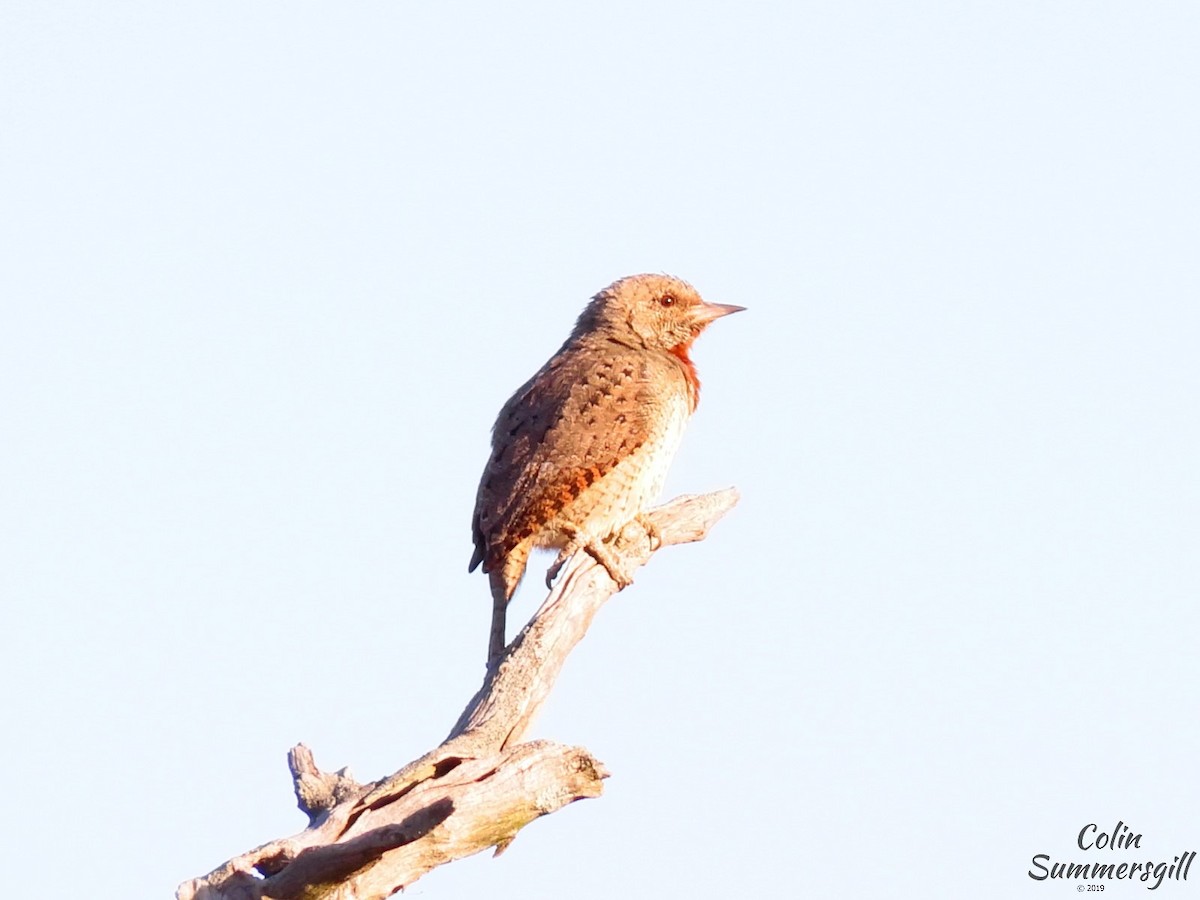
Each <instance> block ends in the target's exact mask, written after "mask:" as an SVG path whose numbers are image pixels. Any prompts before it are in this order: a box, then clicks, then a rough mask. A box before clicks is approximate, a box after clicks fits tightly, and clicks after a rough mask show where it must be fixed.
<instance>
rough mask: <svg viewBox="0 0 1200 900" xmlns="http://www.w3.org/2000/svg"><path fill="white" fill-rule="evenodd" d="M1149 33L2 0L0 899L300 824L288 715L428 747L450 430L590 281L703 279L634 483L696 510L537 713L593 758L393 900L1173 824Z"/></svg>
mask: <svg viewBox="0 0 1200 900" xmlns="http://www.w3.org/2000/svg"><path fill="white" fill-rule="evenodd" d="M1198 46H1200V7H1198V6H1197V5H1196V4H1194V3H1183V2H1180V3H1165V2H1164V3H1146V2H1114V3H1096V2H1086V3H1085V2H1074V3H1073V2H1037V3H1031V2H1024V3H1023V2H1004V3H991V4H978V3H976V4H964V3H950V2H941V3H933V2H926V3H903V4H900V3H894V4H893V3H866V2H828V3H808V2H798V3H790V4H784V3H774V4H770V3H768V4H753V3H750V4H746V3H743V4H717V3H674V4H673V3H637V4H628V3H606V4H604V5H603V6H599V5H594V6H592V7H591V8H589V9H587V10H584V9H582V8H578V7H574V6H571V5H567V4H550V3H544V4H539V3H516V4H504V5H496V4H481V3H462V4H450V3H442V4H423V5H421V6H420V7H418V5H417V4H406V3H355V4H324V5H322V4H313V3H286V4H285V3H246V2H240V3H230V2H208V3H203V4H201V3H182V4H152V3H140V4H139V3H104V4H93V3H87V4H84V3H67V2H64V3H58V4H45V3H31V2H24V0H10V2H7V3H5V4H4V5H3V6H2V7H0V120H2V121H3V123H4V124H3V126H2V128H0V197H2V203H0V297H2V298H3V314H2V320H0V417H2V421H3V422H4V433H5V437H4V439H3V441H2V442H0V472H2V473H3V474H2V477H0V527H2V528H3V532H4V533H3V537H2V539H0V595H2V602H0V672H2V675H3V682H4V684H5V685H6V688H5V690H4V691H3V693H2V694H0V698H2V700H0V703H2V704H3V707H2V709H0V715H2V716H3V720H4V721H5V722H6V723H7V725H6V729H5V739H4V741H3V749H2V750H0V766H2V767H3V770H4V771H5V772H6V773H8V777H9V781H10V786H9V789H8V804H7V805H8V810H9V814H8V815H7V816H6V817H5V819H6V821H7V823H8V826H7V827H8V828H9V829H10V830H11V832H10V833H8V834H6V835H5V836H4V843H5V845H6V846H7V847H8V852H9V854H10V858H11V859H13V860H17V861H19V863H20V866H19V867H12V866H10V870H9V873H8V879H7V883H6V890H7V892H8V893H9V894H10V895H11V896H14V897H19V896H49V895H54V894H57V893H62V894H69V895H77V894H79V893H80V891H81V890H83V891H84V892H85V893H87V895H88V896H89V897H95V898H105V897H112V898H121V900H125V898H130V897H137V898H143V897H144V898H151V897H163V896H168V895H170V893H171V892H172V891H173V890H174V888H175V886H176V884H177V883H178V882H180V881H181V880H183V879H185V878H188V877H192V876H195V875H198V874H201V873H203V872H206V871H208V870H209V869H210V868H212V867H213V866H215V865H217V864H219V863H220V862H222V861H224V860H225V859H226V858H228V857H229V856H231V855H233V854H235V853H239V852H241V851H243V850H246V849H248V848H250V847H251V846H254V845H256V844H258V843H261V842H263V841H266V840H268V839H271V838H274V837H277V836H280V835H283V834H287V833H291V832H293V831H296V830H298V829H299V828H301V827H302V825H303V818H302V817H301V816H300V814H299V813H298V812H297V811H296V810H295V809H294V807H293V800H292V797H291V793H290V783H289V780H288V777H287V773H286V769H285V763H284V754H285V752H286V750H287V749H288V747H290V746H291V745H292V744H294V743H295V742H297V741H304V742H306V743H308V744H309V745H310V746H311V747H312V748H313V749H314V751H315V753H316V755H317V761H318V762H319V763H320V764H322V765H323V766H325V767H327V768H336V767H339V766H342V765H346V764H348V765H350V766H351V767H352V768H353V770H354V771H355V773H356V774H357V775H358V776H359V777H360V778H362V779H364V780H365V779H369V778H376V777H379V776H381V775H384V774H387V773H390V772H391V771H393V770H394V769H396V768H398V767H399V766H400V765H402V764H403V763H405V762H407V761H408V760H409V759H411V758H413V757H414V756H416V755H418V754H419V753H421V752H423V751H424V750H426V749H428V748H429V747H430V746H432V745H433V744H435V743H436V742H437V741H438V740H440V738H441V737H442V736H443V735H444V733H445V731H446V730H447V729H448V728H449V727H450V725H451V724H452V723H453V722H454V720H455V718H456V717H457V715H458V713H459V711H460V710H461V708H462V706H463V705H464V704H465V702H466V701H467V699H468V698H469V697H470V695H471V693H472V692H473V691H474V690H475V688H476V686H477V684H478V681H479V678H480V676H481V674H482V660H483V656H484V648H485V642H486V632H487V618H488V611H489V601H488V595H487V587H486V583H485V579H483V578H480V577H479V576H478V575H475V576H470V575H468V574H467V572H466V566H467V561H468V559H469V558H470V555H471V544H470V533H469V526H468V520H469V516H470V511H471V506H472V501H473V496H474V491H475V486H476V482H477V479H478V476H479V471H480V469H481V467H482V465H483V462H484V459H485V456H486V452H487V433H488V428H489V427H490V425H491V421H492V419H493V417H494V415H495V413H496V411H497V409H498V408H499V406H500V405H501V403H502V402H503V401H504V399H505V398H506V397H507V396H508V394H509V393H510V392H511V391H512V389H513V388H514V387H516V386H517V385H518V384H519V383H521V382H522V381H523V380H524V379H525V378H526V377H527V376H528V375H529V374H530V373H531V372H532V371H533V370H534V369H535V368H536V367H537V366H538V365H540V364H541V362H542V361H543V360H544V359H545V358H546V357H547V356H548V355H549V354H550V353H551V352H552V351H553V350H555V349H556V348H557V347H558V345H559V343H560V342H561V341H562V339H563V337H564V336H565V335H566V333H567V331H568V330H569V328H570V326H571V324H572V322H573V321H574V317H575V315H576V314H577V312H578V310H579V308H580V307H581V306H582V304H583V303H584V302H585V301H586V299H587V298H588V296H589V295H590V294H592V293H593V292H595V291H596V290H597V289H599V288H600V287H602V286H604V285H605V284H607V283H608V282H610V281H612V280H613V279H614V278H616V277H618V276H620V275H624V274H628V273H632V272H639V271H646V270H650V271H667V272H671V273H673V274H677V275H680V276H682V277H684V278H687V279H688V280H690V281H692V282H693V283H694V284H695V285H696V286H697V287H698V288H699V290H700V291H701V292H702V293H704V294H705V296H706V297H707V298H708V299H710V300H714V301H717V302H723V303H737V304H741V305H745V306H747V307H749V312H747V313H744V314H742V315H740V316H737V317H735V318H733V319H729V320H725V321H722V322H719V323H718V324H717V325H715V326H714V327H713V328H712V329H711V331H710V332H709V333H708V334H706V335H705V337H704V338H703V339H702V341H701V342H700V343H699V344H698V345H697V348H696V351H695V354H694V356H695V358H696V360H697V364H698V366H699V370H700V375H701V378H702V380H703V382H704V391H703V398H702V402H701V405H700V409H699V412H698V414H697V416H696V418H695V419H694V421H693V422H692V425H691V427H690V429H689V432H688V435H687V437H686V439H685V442H684V446H683V450H682V452H681V455H680V457H679V459H678V461H677V463H676V465H675V468H674V470H673V472H672V476H671V479H670V482H669V486H668V491H669V493H678V492H681V491H699V490H706V489H711V488H716V487H722V486H725V485H727V484H736V485H737V486H738V487H739V488H740V489H741V490H742V492H743V495H744V499H743V502H742V504H741V505H740V506H739V507H738V508H737V509H736V510H735V512H734V513H733V514H732V515H731V516H729V517H728V519H726V520H725V521H724V522H723V523H722V524H721V525H720V526H719V527H718V529H717V530H716V531H715V532H714V533H713V535H712V537H711V538H710V540H709V541H708V542H706V543H705V544H703V545H699V546H696V547H686V548H678V549H673V550H670V551H668V552H664V553H662V554H661V555H659V556H658V557H657V558H656V559H655V560H654V561H653V563H652V565H651V566H650V567H649V568H647V569H645V570H643V571H642V573H641V575H640V577H639V578H638V583H637V584H636V585H635V586H634V587H633V588H631V589H630V590H628V591H627V592H625V593H623V594H622V595H620V596H619V597H617V598H616V599H615V600H613V601H612V602H611V603H610V604H609V605H608V606H607V607H606V608H605V609H604V610H603V612H602V613H601V615H600V616H599V618H598V619H597V621H596V624H595V626H594V627H593V630H592V632H591V634H590V635H589V637H588V639H587V640H586V641H585V642H584V643H583V644H582V645H581V646H580V647H579V648H578V650H577V651H576V653H575V655H574V656H573V657H572V659H571V661H570V663H569V665H568V666H567V669H566V671H565V672H564V675H563V677H562V679H561V681H560V682H559V685H558V687H557V690H556V692H555V694H554V695H553V697H552V699H551V703H550V705H549V707H548V708H547V710H546V712H545V714H544V715H543V717H542V718H541V720H540V723H539V726H538V728H537V735H538V736H541V737H548V738H553V739H556V740H561V741H564V742H568V743H578V744H583V745H585V746H587V747H588V748H589V749H590V750H591V751H592V752H593V753H595V754H596V755H597V756H598V757H599V758H600V759H601V760H603V761H604V762H605V764H606V765H607V766H608V767H609V768H610V769H611V771H612V773H613V777H612V778H611V780H610V781H609V783H608V790H607V793H606V795H605V797H604V798H603V799H600V800H596V801H588V802H585V803H579V804H575V805H574V806H572V807H570V808H569V809H567V810H565V811H563V812H561V813H559V814H556V815H554V816H552V817H550V818H548V819H545V820H542V821H540V822H537V823H534V824H533V825H532V826H531V827H529V828H528V829H527V830H526V831H525V832H523V833H522V835H521V836H520V837H519V839H518V840H517V841H516V843H515V844H514V845H513V846H512V847H511V848H510V849H509V851H508V852H507V853H506V854H505V855H504V856H503V857H501V858H500V859H499V860H492V859H490V858H487V857H482V856H481V857H478V858H476V859H473V860H469V861H467V862H464V863H459V864H456V865H453V866H450V867H448V868H445V869H443V870H441V871H439V872H437V873H434V874H433V875H431V876H429V877H428V878H427V879H425V880H423V881H422V882H420V883H419V884H418V885H417V886H416V887H415V888H414V889H413V890H412V891H411V893H412V894H414V895H416V896H427V897H464V896H482V895H483V893H484V892H485V891H486V892H487V895H488V896H489V897H493V898H496V900H503V898H508V897H514V898H515V897H521V898H523V900H528V898H552V897H563V896H572V897H580V898H584V900H592V898H595V900H600V898H604V900H611V898H613V897H636V898H643V897H644V898H651V897H664V896H678V897H775V896H779V897H783V896H813V897H830V896H838V897H888V896H915V895H920V896H923V897H954V898H958V897H972V898H997V900H999V898H1011V897H1014V896H1030V897H1046V896H1049V895H1050V894H1052V893H1053V894H1055V895H1058V894H1059V893H1061V891H1062V890H1069V891H1071V892H1072V893H1073V887H1068V886H1065V885H1057V886H1054V885H1049V884H1037V883H1035V882H1033V881H1031V880H1030V879H1029V878H1028V877H1027V875H1026V874H1025V873H1026V871H1027V870H1028V869H1029V867H1030V858H1031V857H1032V856H1033V854H1035V853H1039V852H1046V853H1050V854H1052V855H1053V856H1054V857H1055V858H1056V859H1078V860H1079V861H1092V860H1091V859H1090V858H1089V855H1088V854H1083V853H1081V852H1080V851H1078V849H1077V848H1074V839H1075V835H1076V834H1077V833H1078V831H1079V829H1080V828H1081V827H1082V826H1084V825H1085V824H1087V823H1089V822H1097V823H1099V824H1100V826H1101V827H1102V828H1107V827H1111V825H1113V824H1115V822H1116V821H1117V820H1118V819H1121V820H1124V821H1125V822H1127V823H1130V824H1131V825H1132V826H1133V827H1134V828H1135V830H1137V831H1139V832H1141V833H1142V834H1143V835H1144V839H1143V842H1142V846H1141V848H1140V851H1141V852H1140V853H1139V858H1141V857H1145V858H1152V859H1164V858H1165V859H1167V860H1169V859H1170V858H1171V857H1172V856H1173V855H1174V854H1177V853H1179V852H1182V851H1183V850H1186V849H1200V820H1198V819H1197V815H1196V810H1197V808H1200V786H1198V785H1197V782H1196V780H1195V779H1194V778H1193V777H1191V774H1190V773H1192V772H1194V770H1195V762H1196V759H1197V758H1200V726H1198V725H1197V721H1196V699H1195V690H1196V684H1197V681H1198V678H1200V662H1198V660H1197V643H1196V641H1197V631H1198V629H1200V614H1198V612H1197V598H1198V596H1200V563H1198V561H1197V560H1198V557H1197V547H1198V546H1200V478H1198V476H1197V473H1196V461H1197V459H1198V458H1200V415H1198V412H1197V396H1198V394H1200V361H1198V358H1197V357H1198V354H1197V343H1198V338H1200V263H1198V261H1197V248H1198V247H1200V174H1198V171H1200V167H1198V164H1197V160H1200V117H1198V116H1197V109H1198V108H1200V96H1198V95H1200V54H1198V53H1197V52H1196V48H1197V47H1198ZM538 599H539V597H538V596H535V592H534V591H530V590H526V591H524V592H523V593H522V594H521V595H519V597H518V600H517V602H516V606H515V608H514V611H513V612H512V614H511V617H512V619H513V620H514V621H516V620H521V621H523V620H524V619H525V618H526V617H527V616H528V615H529V613H530V612H531V611H532V609H533V607H534V604H535V602H536V601H537V600H538ZM1094 853H1095V851H1093V854H1094ZM1114 858H1116V859H1117V860H1118V861H1119V860H1121V859H1125V858H1127V857H1125V856H1121V855H1119V854H1117V855H1116V856H1115V857H1114ZM1128 858H1132V857H1128ZM81 877H83V878H89V877H90V878H94V879H95V881H94V882H93V883H92V884H91V885H90V886H89V887H88V888H86V889H83V888H80V887H79V885H80V878H81ZM1194 877H1196V876H1194ZM56 884H58V885H60V888H61V889H56V888H55V885H56ZM1193 889H1194V884H1193V885H1187V886H1174V887H1173V888H1170V890H1174V892H1175V893H1179V891H1180V890H1183V891H1185V892H1188V891H1191V890H1193ZM1141 890H1143V887H1142V886H1141V885H1129V884H1121V885H1110V887H1109V893H1108V894H1106V896H1113V895H1114V894H1113V892H1116V896H1135V895H1140V891H1141ZM1164 890H1168V888H1164Z"/></svg>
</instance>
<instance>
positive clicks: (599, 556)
mask: <svg viewBox="0 0 1200 900" xmlns="http://www.w3.org/2000/svg"><path fill="white" fill-rule="evenodd" d="M583 549H584V550H586V551H587V552H588V555H589V556H590V557H591V558H592V559H594V560H595V561H596V562H598V563H600V565H602V566H604V570H605V571H606V572H608V577H609V578H611V579H612V580H613V581H615V582H616V583H617V590H618V591H622V590H624V589H625V588H627V587H629V586H630V585H631V584H633V570H634V568H635V567H634V566H631V565H630V564H629V560H627V559H626V558H625V557H623V556H621V554H619V553H617V552H615V551H614V550H613V548H612V547H611V546H610V545H608V544H604V543H601V542H600V541H591V542H589V543H588V544H586V545H584V548H583Z"/></svg>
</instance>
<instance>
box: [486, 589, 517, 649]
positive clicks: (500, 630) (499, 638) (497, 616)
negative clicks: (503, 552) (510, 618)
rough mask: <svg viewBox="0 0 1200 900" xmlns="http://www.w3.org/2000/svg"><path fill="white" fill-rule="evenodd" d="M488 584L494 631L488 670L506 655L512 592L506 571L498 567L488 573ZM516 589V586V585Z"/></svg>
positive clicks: (489, 647) (490, 644)
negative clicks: (508, 614) (505, 575)
mask: <svg viewBox="0 0 1200 900" xmlns="http://www.w3.org/2000/svg"><path fill="white" fill-rule="evenodd" d="M488 583H489V584H490V585H491V588H492V631H491V634H489V635H488V663H487V664H488V668H489V669H491V668H493V667H494V666H495V665H496V664H497V663H498V662H499V661H500V657H502V656H503V655H504V647H505V644H506V641H505V640H504V636H505V620H506V617H507V613H508V601H509V599H510V598H511V597H512V590H510V588H509V585H508V580H507V579H506V578H505V577H504V569H503V567H502V566H497V567H496V568H495V569H493V570H492V571H491V572H489V573H488ZM514 587H515V585H514Z"/></svg>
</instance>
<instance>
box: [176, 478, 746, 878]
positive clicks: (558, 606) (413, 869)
mask: <svg viewBox="0 0 1200 900" xmlns="http://www.w3.org/2000/svg"><path fill="white" fill-rule="evenodd" d="M737 501H738V494H737V491H736V490H734V489H733V488H727V489H725V490H723V491H716V492H714V493H711V494H702V495H685V496H682V497H678V498H676V499H675V500H672V501H671V502H670V503H668V504H666V505H665V506H661V507H659V508H657V509H655V510H653V511H652V512H651V513H650V514H649V518H650V521H651V522H652V523H653V525H654V526H655V528H656V529H657V531H658V537H659V540H660V541H661V543H660V544H659V546H657V547H652V546H651V539H650V537H649V535H648V534H647V533H646V531H645V529H644V528H643V527H642V526H641V525H640V524H638V523H636V522H631V523H630V524H629V525H628V526H626V528H625V529H624V531H623V532H622V533H621V534H620V535H618V536H617V538H616V539H615V540H614V546H615V549H616V550H617V552H619V553H620V554H622V555H623V556H624V557H625V558H626V559H627V560H628V561H629V563H630V564H631V565H633V566H642V565H645V564H646V562H647V561H648V560H649V559H650V557H651V556H652V555H653V554H654V553H655V552H656V551H657V550H658V549H660V547H665V546H669V545H672V544H684V543H689V542H691V541H700V540H703V539H704V538H705V537H706V536H707V534H708V531H709V530H710V529H711V528H712V526H713V525H715V524H716V522H717V521H718V520H719V519H720V518H721V517H722V516H724V515H725V513H727V512H728V511H729V510H730V509H732V508H733V506H734V504H736V503H737ZM652 530H653V529H652ZM616 591H617V585H616V583H615V582H614V581H613V580H612V579H611V578H610V577H609V575H608V572H607V571H606V570H605V569H604V568H603V567H602V566H599V565H597V564H596V562H595V561H594V560H593V559H592V558H591V557H590V556H588V555H587V554H586V553H579V554H576V555H575V557H574V558H573V559H572V560H571V561H570V562H569V563H568V564H567V565H566V567H565V568H564V569H563V571H562V572H561V573H560V575H559V577H558V581H557V583H556V584H555V586H554V589H553V590H552V591H551V592H550V596H549V597H547V598H546V600H545V602H544V603H543V604H542V606H541V608H540V609H539V610H538V611H537V613H535V614H534V616H533V618H532V619H530V621H529V623H528V624H527V625H526V626H525V627H524V629H522V631H521V633H520V634H519V635H518V636H517V637H516V639H515V640H513V642H512V643H511V644H509V646H508V648H507V650H506V651H505V655H504V657H503V658H502V659H501V661H500V664H499V665H498V666H497V667H495V668H494V669H491V670H490V671H489V672H488V674H487V676H486V677H485V679H484V682H483V686H482V687H481V688H480V689H479V692H478V693H477V694H476V695H475V696H474V697H473V698H472V699H471V702H470V703H469V704H467V708H466V709H465V710H463V713H462V715H461V716H460V717H459V719H458V722H457V723H455V725H454V728H453V729H451V731H450V734H449V735H448V736H447V738H446V740H445V741H444V742H442V744H441V745H439V746H438V747H437V748H435V749H434V750H432V751H430V752H429V753H427V754H425V755H424V756H422V757H421V758H420V759H417V760H414V761H413V762H411V763H409V764H408V765H406V766H405V767H404V768H402V769H401V770H400V771H398V772H396V773H395V774H394V775H391V776H389V777H387V778H384V779H381V780H380V781H377V782H374V783H372V784H367V785H361V784H359V783H358V782H356V781H355V780H354V779H353V778H352V777H351V776H350V773H349V772H348V771H347V770H346V769H342V770H340V771H338V772H335V773H326V772H322V771H321V770H320V769H318V768H317V766H316V764H315V762H314V761H313V756H312V753H311V752H310V751H309V750H308V748H306V747H305V746H304V745H302V744H301V745H298V746H296V747H294V748H293V749H292V750H291V752H290V753H289V754H288V764H289V766H290V768H291V771H292V778H293V781H294V784H295V790H296V800H297V803H298V805H299V807H300V809H301V810H302V811H303V812H305V813H306V814H307V815H308V817H309V825H308V827H307V828H306V829H304V831H301V832H300V833H299V834H296V835H293V836H291V837H286V838H280V839H278V840H275V841H272V842H270V843H268V844H264V845H263V846H261V847H258V848H257V849H254V850H251V851H249V852H247V853H244V854H242V855H241V856H238V857H235V858H234V859H231V860H229V861H228V862H226V863H225V864H224V865H222V866H220V867H218V868H217V869H214V870H213V871H212V872H210V873H208V874H207V875H205V876H203V877H200V878H195V879H192V880H190V881H186V882H184V883H183V884H181V885H180V886H179V889H178V890H177V892H176V897H177V898H178V900H268V898H271V900H377V898H384V897H389V896H391V895H392V894H393V893H395V892H396V891H398V890H400V889H401V888H404V887H406V886H408V885H410V884H412V883H413V882H414V881H416V880H417V879H418V878H420V877H421V876H422V875H424V874H425V873H426V872H428V871H429V870H430V869H433V868H435V867H436V866H440V865H442V864H444V863H448V862H452V861H453V860H456V859H461V858H462V857H465V856H470V855H472V854H474V853H478V852H479V851H481V850H485V849H487V848H488V847H495V848H496V852H497V853H500V852H501V851H503V850H504V848H505V847H507V846H508V845H509V844H510V843H511V842H512V840H513V839H514V838H515V837H516V835H517V832H518V831H520V830H521V829H522V828H523V827H525V825H527V824H529V823H530V822H532V821H533V820H534V819H536V818H538V817H539V816H543V815H546V814H547V813H551V812H554V811H555V810H558V809H561V808H562V807H563V806H565V805H566V804H568V803H571V802H572V801H574V800H580V799H583V798H585V797H597V796H599V795H600V792H601V790H602V782H603V779H604V778H606V777H608V772H607V771H606V770H605V768H604V766H603V764H602V763H600V762H599V761H598V760H596V758H595V757H593V756H592V755H591V754H590V753H588V751H587V750H584V749H583V748H581V747H567V746H564V745H562V744H557V743H553V742H550V741H528V742H524V743H522V740H523V738H524V736H525V735H526V733H527V732H528V731H529V728H530V725H531V724H532V722H533V719H534V717H535V716H536V715H537V712H538V711H539V710H540V709H541V706H542V704H543V703H544V702H545V701H546V698H547V697H548V696H549V694H550V690H551V688H552V687H553V686H554V681H555V679H556V678H557V677H558V673H559V671H561V669H562V666H563V663H564V662H565V661H566V658H567V655H568V654H569V653H570V652H571V650H572V649H573V648H574V647H575V645H576V644H578V643H579V641H580V640H582V638H583V636H584V635H585V634H586V633H587V629H588V627H589V626H590V625H591V622H592V618H593V617H594V616H595V614H596V612H597V610H599V609H600V607H601V606H602V605H603V604H604V602H605V601H606V600H608V598H609V597H611V596H612V595H613V594H614V593H616Z"/></svg>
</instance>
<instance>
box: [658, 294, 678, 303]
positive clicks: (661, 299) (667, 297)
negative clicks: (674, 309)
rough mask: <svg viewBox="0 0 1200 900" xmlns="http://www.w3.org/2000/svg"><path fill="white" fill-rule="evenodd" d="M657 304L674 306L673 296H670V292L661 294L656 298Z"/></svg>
mask: <svg viewBox="0 0 1200 900" xmlns="http://www.w3.org/2000/svg"><path fill="white" fill-rule="evenodd" d="M658 305H659V306H674V305H675V298H674V297H672V296H671V295H670V294H663V295H662V296H661V297H659V298H658Z"/></svg>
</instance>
